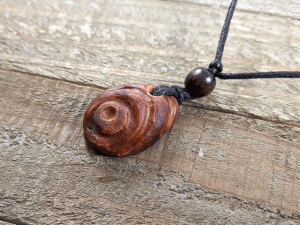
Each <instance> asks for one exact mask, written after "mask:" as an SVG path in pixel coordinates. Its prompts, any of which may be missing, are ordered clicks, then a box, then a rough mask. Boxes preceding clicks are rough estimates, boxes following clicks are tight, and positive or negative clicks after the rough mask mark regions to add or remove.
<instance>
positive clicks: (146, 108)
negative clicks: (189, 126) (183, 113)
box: [83, 84, 179, 157]
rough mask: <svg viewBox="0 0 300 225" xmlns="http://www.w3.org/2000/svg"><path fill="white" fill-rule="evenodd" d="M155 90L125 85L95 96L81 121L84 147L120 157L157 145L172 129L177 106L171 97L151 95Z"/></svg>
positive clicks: (137, 85) (141, 86)
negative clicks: (85, 144) (87, 146)
mask: <svg viewBox="0 0 300 225" xmlns="http://www.w3.org/2000/svg"><path fill="white" fill-rule="evenodd" d="M154 89H155V87H154V86H151V85H144V84H127V85H123V86H119V87H115V88H112V89H109V90H107V91H105V92H103V93H102V94H100V95H99V96H98V97H96V98H95V99H94V101H93V102H92V103H91V104H90V105H89V107H88V108H87V110H86V112H85V115H84V119H83V128H84V136H85V138H86V141H87V144H88V145H90V146H91V147H93V148H94V149H96V150H97V152H99V153H100V154H104V155H111V156H120V157H123V156H128V155H134V154H137V153H139V152H141V151H143V150H145V149H147V148H148V147H150V146H151V145H153V144H154V143H155V142H157V141H158V140H159V139H160V138H161V137H162V136H163V135H164V134H165V133H166V132H168V131H169V130H170V129H171V127H172V126H173V123H174V121H175V120H176V118H177V114H178V107H179V105H178V102H177V100H176V98H175V97H173V96H165V95H163V96H153V95H151V93H152V91H153V90H154Z"/></svg>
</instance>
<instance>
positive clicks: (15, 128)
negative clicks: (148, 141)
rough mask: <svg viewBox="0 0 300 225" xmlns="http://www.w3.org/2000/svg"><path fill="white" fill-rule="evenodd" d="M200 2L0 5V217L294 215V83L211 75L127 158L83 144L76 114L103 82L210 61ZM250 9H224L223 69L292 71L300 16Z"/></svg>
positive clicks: (237, 218)
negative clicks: (209, 83) (170, 121)
mask: <svg viewBox="0 0 300 225" xmlns="http://www.w3.org/2000/svg"><path fill="white" fill-rule="evenodd" d="M195 2H196V1H195ZM195 2H194V3H195ZM241 2H242V1H241ZM196 3H197V2H196ZM198 3H201V4H206V5H198V4H190V3H184V2H183V1H181V2H166V1H138V0H134V1H114V2H111V1H102V2H94V1H62V2H58V1H55V2H44V1H40V2H32V1H23V2H20V3H18V4H16V2H14V1H1V2H0V4H1V5H2V7H1V8H0V12H1V15H3V16H1V17H0V20H1V22H0V23H1V26H0V38H1V42H0V50H1V53H0V90H1V92H0V103H1V112H0V129H1V132H0V134H1V137H0V140H1V141H0V148H1V151H0V158H1V160H0V168H1V176H0V199H1V201H0V204H1V207H0V221H1V220H2V221H6V222H12V221H17V222H14V223H15V224H18V223H19V224H20V223H24V224H56V223H74V224H77V223H78V224H82V223H85V224H92V223H96V224H99V223H100V224H102V223H106V224H107V223H112V224H116V223H122V224H124V223H129V224H130V223H135V224H136V223H147V222H150V223H153V224H165V223H166V224H178V223H180V224H181V223H182V224H199V223H219V222H220V221H222V222H224V221H225V223H235V224H236V223H237V224H238V223H254V224H263V223H280V222H282V223H288V222H291V223H292V222H294V223H296V222H299V213H300V208H299V203H300V202H299V199H300V198H299V197H300V193H299V191H298V189H299V188H298V187H299V182H300V178H299V177H300V176H299V174H300V165H299V158H300V155H299V152H300V151H299V147H300V139H299V134H300V129H299V125H300V123H299V118H300V117H299V112H300V110H299V104H298V102H299V100H300V97H299V93H300V90H299V87H298V86H299V85H297V84H298V83H299V81H298V80H289V79H274V80H253V81H219V80H218V81H217V82H218V84H217V85H218V86H217V88H216V91H215V92H214V93H213V94H212V95H211V96H209V97H207V98H203V99H199V100H196V101H193V102H189V103H184V104H183V105H182V106H181V109H180V115H179V118H178V121H177V122H176V123H175V125H174V127H173V128H172V130H171V131H170V132H169V133H168V134H167V135H165V137H164V138H163V139H162V140H161V141H160V142H158V143H157V144H156V145H155V146H153V147H151V148H150V149H148V150H146V151H145V152H143V153H141V154H139V155H137V156H133V157H128V158H122V159H118V158H109V157H102V156H95V155H92V154H91V153H89V152H88V151H87V149H86V147H85V143H84V139H83V135H82V129H81V127H82V116H83V114H84V111H85V109H86V107H87V105H88V104H89V102H91V100H92V99H93V98H94V97H96V96H97V95H98V94H99V93H100V92H101V91H102V90H104V89H106V88H110V87H113V86H115V85H120V84H125V83H128V82H140V83H148V84H153V85H160V84H166V85H173V84H180V85H182V81H183V79H184V77H185V74H186V73H187V72H188V71H189V70H191V69H193V68H194V67H196V66H199V65H203V66H207V65H208V64H209V62H210V61H211V60H212V59H213V57H214V52H215V49H216V45H217V42H218V36H219V32H220V29H221V26H222V23H223V19H224V16H225V14H226V8H225V7H221V8H219V9H216V8H214V7H211V6H209V5H207V3H205V2H198ZM247 4H248V5H249V4H250V5H251V6H252V7H254V6H255V5H256V4H257V2H255V1H250V3H249V1H248V3H246V2H242V3H241V6H239V7H240V8H238V10H237V11H236V13H235V17H234V18H235V20H234V21H233V23H232V26H231V31H230V37H229V39H228V44H227V45H226V50H225V55H224V66H225V70H226V71H231V72H243V71H269V70H299V66H298V65H299V60H300V58H299V57H298V56H297V55H299V47H298V44H299V38H298V33H299V26H298V23H299V22H298V20H296V19H294V18H293V17H292V16H291V17H285V16H283V15H284V14H283V13H282V14H281V13H278V12H277V11H278V10H279V9H280V7H279V6H280V4H281V6H282V7H283V8H282V10H283V9H285V8H288V9H290V11H287V12H290V13H292V12H293V10H292V9H291V8H289V7H288V6H286V5H284V6H283V5H282V4H283V3H280V2H276V4H275V3H274V5H273V6H274V10H275V11H273V12H272V13H274V14H276V15H274V14H273V15H268V14H265V13H262V14H256V13H254V12H253V10H252V9H248V8H247ZM292 4H298V3H297V2H289V6H291V5H292ZM276 10H277V11H276ZM263 12H266V11H263ZM249 21H251V22H249ZM204 187H205V188H204ZM206 188H207V189H206ZM211 190H214V191H218V192H213V191H211ZM245 199H248V200H245ZM216 214H218V215H219V216H218V217H216ZM15 219H17V220H15Z"/></svg>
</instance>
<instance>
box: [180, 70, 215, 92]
mask: <svg viewBox="0 0 300 225" xmlns="http://www.w3.org/2000/svg"><path fill="white" fill-rule="evenodd" d="M184 85H185V88H186V90H187V92H188V93H189V94H190V95H192V96H194V97H204V96H206V95H208V94H210V93H211V92H212V91H213V90H214V89H215V86H216V79H215V77H214V75H212V74H211V73H210V72H209V70H208V69H206V68H204V67H199V68H196V69H194V70H192V71H191V72H189V74H188V75H187V76H186V78H185V81H184Z"/></svg>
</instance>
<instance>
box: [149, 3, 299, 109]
mask: <svg viewBox="0 0 300 225" xmlns="http://www.w3.org/2000/svg"><path fill="white" fill-rule="evenodd" d="M237 1H238V0H232V1H231V4H230V6H229V8H228V12H227V15H226V19H225V22H224V25H223V28H222V32H221V35H220V40H219V43H218V48H217V53H216V58H215V60H214V61H212V62H211V63H210V65H209V69H208V70H209V71H210V72H211V74H212V75H214V77H218V78H219V79H256V78H300V72H291V71H279V72H256V73H222V70H223V65H222V56H223V52H224V48H225V43H226V39H227V36H228V32H229V27H230V22H231V19H232V16H233V13H234V10H235V7H236V4H237ZM153 95H154V96H160V95H172V96H174V97H175V98H176V99H177V100H178V102H179V105H180V104H181V103H182V102H184V101H189V100H191V99H194V98H196V97H194V96H191V95H190V94H189V93H188V92H187V90H186V88H182V87H180V86H172V87H168V86H163V85H162V86H158V87H157V88H156V89H154V91H153Z"/></svg>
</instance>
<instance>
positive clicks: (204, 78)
mask: <svg viewBox="0 0 300 225" xmlns="http://www.w3.org/2000/svg"><path fill="white" fill-rule="evenodd" d="M236 4H237V0H232V2H231V4H230V6H229V9H228V13H227V16H226V19H225V22H224V25H223V28H222V32H221V35H220V40H219V43H218V48H217V53H216V57H215V60H214V61H213V62H211V63H210V65H209V67H208V69H206V68H204V67H199V68H196V69H194V70H192V71H191V72H190V73H189V74H188V75H187V76H186V78H185V81H184V84H185V87H184V88H182V87H180V86H172V87H168V86H164V85H162V86H158V87H154V86H152V85H144V84H127V85H123V86H119V87H115V88H112V89H109V90H107V91H105V92H103V93H102V94H100V95H99V96H98V97H96V98H95V99H94V100H93V101H92V103H91V104H90V105H89V106H88V108H87V110H86V112H85V115H84V119H83V128H84V136H85V138H86V142H87V144H88V145H89V146H91V147H92V148H94V149H95V150H96V152H97V153H100V154H104V155H110V156H120V157H123V156H128V155H133V154H137V153H139V152H141V151H143V150H145V149H147V148H148V147H150V146H151V145H153V144H154V143H156V142H157V141H158V140H159V139H160V138H161V137H162V136H163V135H164V134H165V133H166V132H168V131H169V130H170V129H171V127H172V126H173V124H174V122H175V121H176V118H177V115H178V109H179V105H181V104H182V103H183V102H184V101H189V100H193V99H196V98H201V97H204V96H207V95H209V94H210V93H211V92H212V91H213V90H214V88H215V86H216V79H215V78H216V77H217V78H219V79H255V78H299V77H300V72H285V71H283V72H263V73H260V72H259V73H227V74H226V73H222V70H223V66H222V56H223V51H224V48H225V43H226V39H227V35H228V31H229V27H230V22H231V19H232V17H233V13H234V10H235V7H236Z"/></svg>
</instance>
